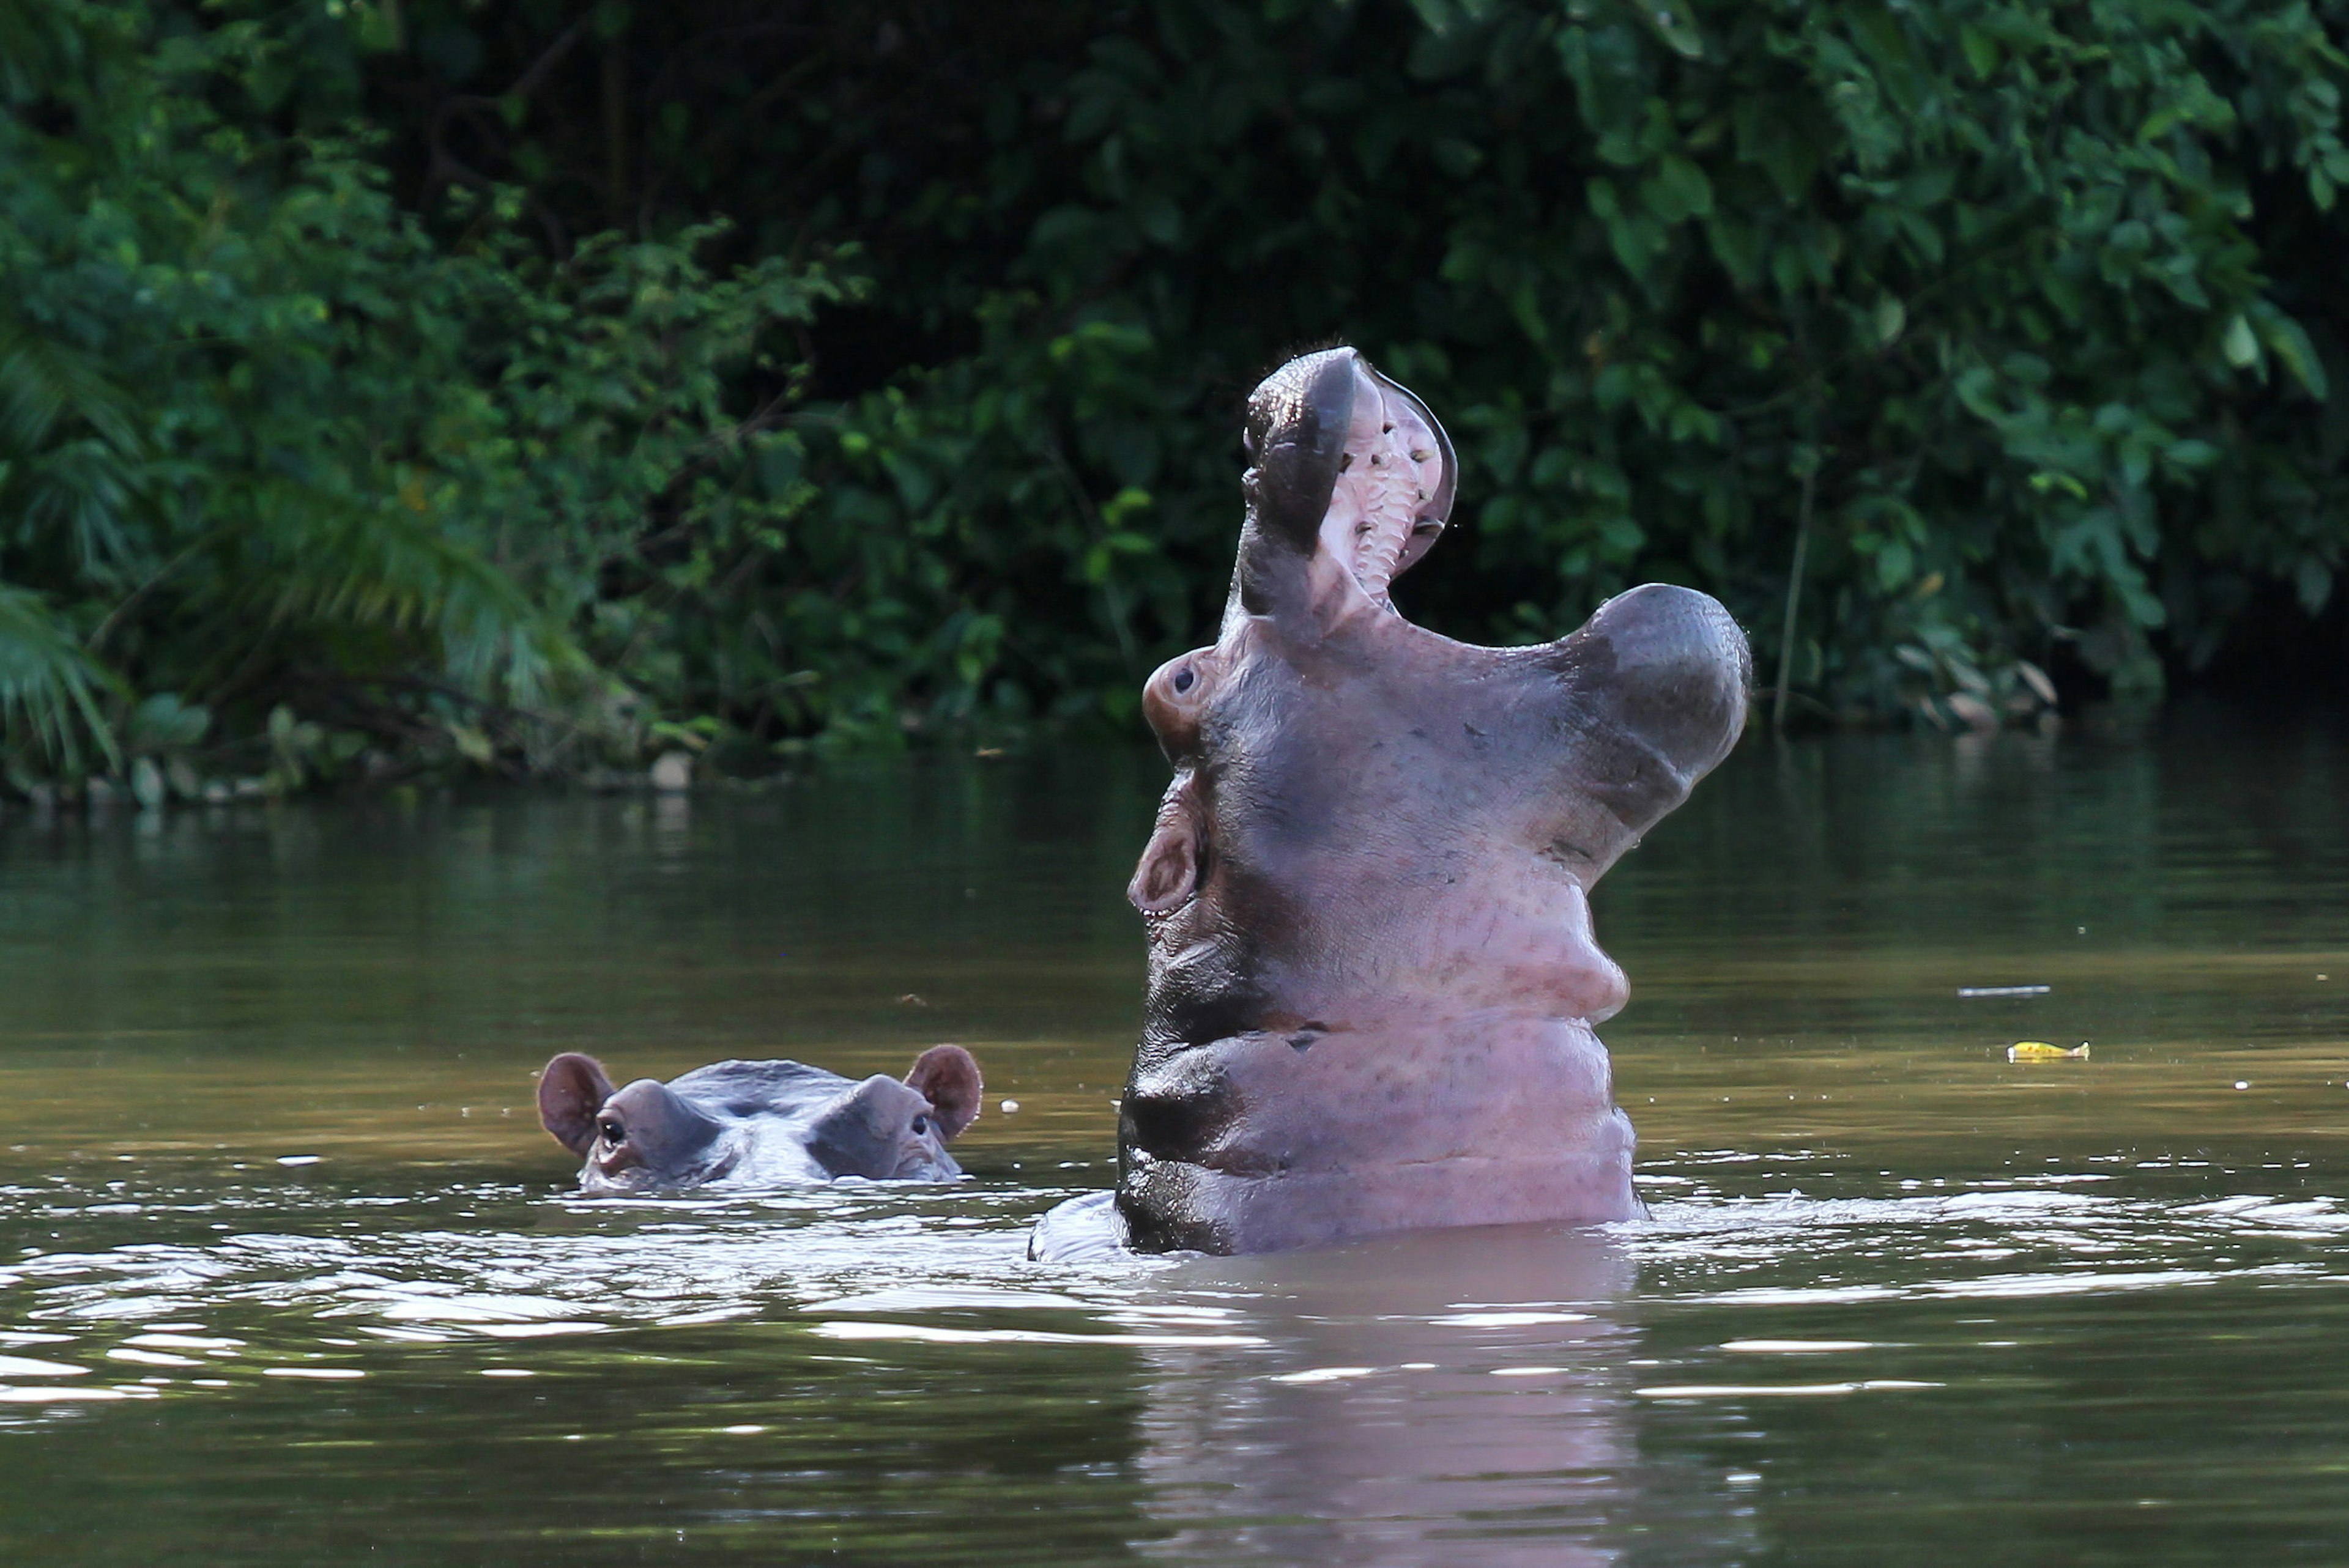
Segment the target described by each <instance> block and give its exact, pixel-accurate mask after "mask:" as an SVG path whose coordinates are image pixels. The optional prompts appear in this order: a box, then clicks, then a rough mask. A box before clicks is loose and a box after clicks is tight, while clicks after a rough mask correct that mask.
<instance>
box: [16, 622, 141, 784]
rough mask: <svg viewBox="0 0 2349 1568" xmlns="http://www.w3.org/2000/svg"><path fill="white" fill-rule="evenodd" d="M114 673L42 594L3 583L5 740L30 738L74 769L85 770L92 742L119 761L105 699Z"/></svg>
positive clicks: (38, 747)
mask: <svg viewBox="0 0 2349 1568" xmlns="http://www.w3.org/2000/svg"><path fill="white" fill-rule="evenodd" d="M117 684H118V683H117V682H116V680H115V678H114V676H112V675H111V674H110V673H109V671H107V670H106V669H105V668H104V667H103V666H102V665H99V664H98V663H97V662H96V661H95V660H93V659H92V658H90V656H89V655H88V654H87V653H86V652H84V651H83V649H82V645H81V644H80V643H79V641H78V640H77V639H76V638H75V637H74V636H73V634H71V633H70V632H69V631H67V629H66V627H65V626H64V625H62V624H59V622H58V621H57V616H56V615H55V614H53V613H52V612H51V611H50V609H49V607H48V605H47V603H44V602H43V601H42V599H41V596H40V595H39V594H37V593H33V592H31V591H30V590H29V589H24V588H18V587H16V586H13V585H12V584H9V583H0V740H5V741H7V742H9V743H11V745H12V748H14V745H15V743H17V742H19V741H20V740H28V741H29V742H30V743H31V744H30V746H29V748H28V749H32V750H36V751H38V752H40V753H42V754H44V755H45V756H46V758H47V759H48V760H49V761H52V762H57V763H62V764H63V765H64V766H65V767H66V769H67V770H68V771H71V770H77V769H79V767H80V766H81V761H82V756H83V742H84V740H85V738H87V739H88V740H89V741H92V742H95V743H96V745H97V748H98V751H99V752H101V753H102V754H103V755H104V756H105V758H106V759H107V761H108V762H109V764H114V763H119V761H120V757H119V754H118V752H117V750H116V748H115V742H114V733H113V730H112V728H111V727H109V725H108V724H107V722H106V716H105V715H104V713H103V712H101V711H100V709H99V707H98V698H99V696H101V695H102V694H104V693H107V692H109V691H110V690H112V689H114V688H115V687H116V686H117Z"/></svg>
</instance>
